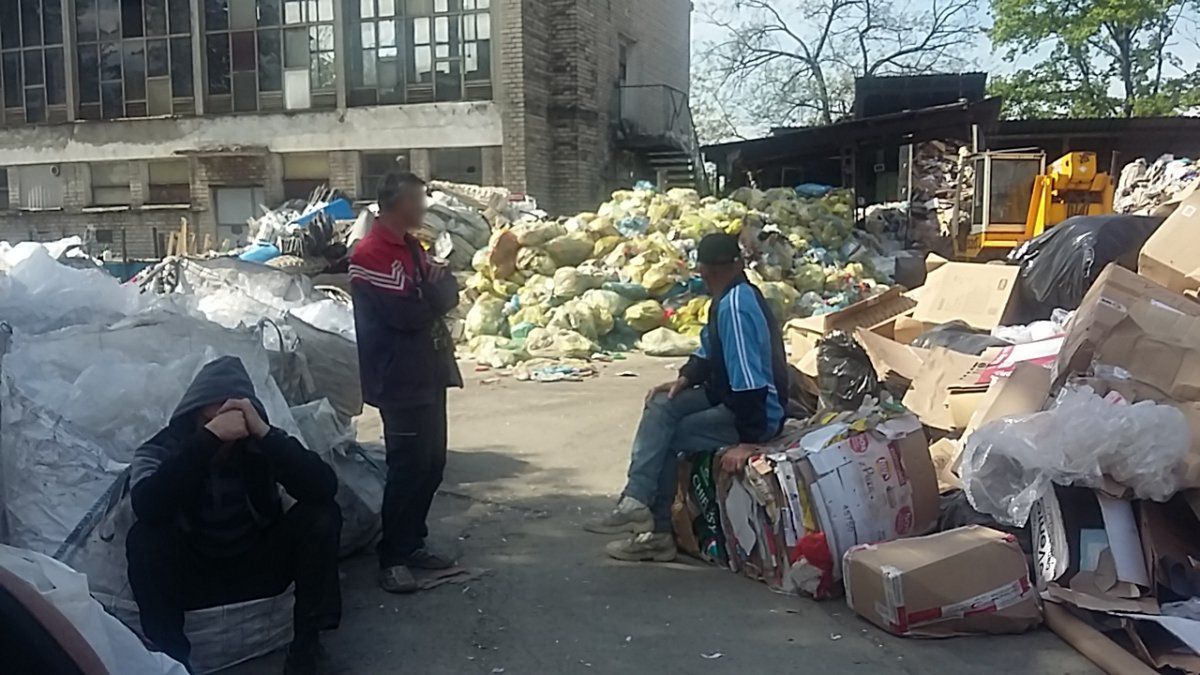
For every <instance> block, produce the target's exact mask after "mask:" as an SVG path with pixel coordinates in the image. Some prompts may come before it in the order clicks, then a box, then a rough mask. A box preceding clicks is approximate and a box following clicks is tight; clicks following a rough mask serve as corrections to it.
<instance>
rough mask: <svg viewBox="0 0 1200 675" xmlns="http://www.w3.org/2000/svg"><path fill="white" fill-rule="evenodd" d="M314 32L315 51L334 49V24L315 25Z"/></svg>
mask: <svg viewBox="0 0 1200 675" xmlns="http://www.w3.org/2000/svg"><path fill="white" fill-rule="evenodd" d="M312 32H313V35H312V37H313V45H314V47H313V49H314V51H319V52H331V51H333V26H315V27H313V29H312Z"/></svg>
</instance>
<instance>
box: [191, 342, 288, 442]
mask: <svg viewBox="0 0 1200 675" xmlns="http://www.w3.org/2000/svg"><path fill="white" fill-rule="evenodd" d="M231 398H246V399H250V402H251V403H252V404H254V408H255V409H256V410H258V414H259V415H261V416H262V418H263V421H264V422H267V423H268V424H269V423H270V420H269V419H267V409H266V408H265V407H263V404H262V401H260V400H258V395H257V394H256V393H255V391H254V382H253V381H251V379H250V374H249V373H247V372H246V367H245V366H244V365H242V360H241V359H239V358H238V357H236V356H222V357H220V358H217V359H214V360H212V361H209V362H208V363H206V364H205V365H204V367H203V368H201V369H200V372H199V373H197V374H196V378H195V379H193V380H192V384H191V385H190V386H189V387H188V388H187V391H186V392H184V394H183V398H182V399H180V401H179V405H177V406H176V407H175V412H173V413H171V426H173V427H174V426H176V425H177V424H181V423H185V420H186V421H187V422H190V421H191V420H192V419H193V417H194V415H195V413H196V411H197V410H200V409H201V408H203V407H205V406H207V405H212V404H213V403H224V402H225V401H227V400H229V399H231Z"/></svg>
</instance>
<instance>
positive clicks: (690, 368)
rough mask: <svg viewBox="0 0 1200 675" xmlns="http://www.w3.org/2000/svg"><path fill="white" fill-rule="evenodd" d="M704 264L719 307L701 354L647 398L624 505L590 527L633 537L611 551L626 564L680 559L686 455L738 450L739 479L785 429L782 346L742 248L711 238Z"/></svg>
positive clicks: (734, 454)
mask: <svg viewBox="0 0 1200 675" xmlns="http://www.w3.org/2000/svg"><path fill="white" fill-rule="evenodd" d="M697 261H698V263H699V265H698V267H699V272H700V277H701V279H703V280H704V284H705V286H707V287H708V290H709V293H711V294H712V297H713V303H712V308H711V309H710V310H709V313H708V325H707V326H705V327H704V330H703V331H702V332H701V334H700V349H699V350H698V351H697V352H696V353H695V354H693V355H692V357H691V358H690V359H688V362H687V363H686V364H685V365H684V366H683V368H681V369H680V371H679V377H678V378H677V379H676V380H675V381H673V382H668V383H665V384H661V385H659V386H657V387H655V388H654V389H651V390H650V393H649V394H647V396H646V409H645V410H644V411H643V412H642V421H641V423H640V424H639V425H638V430H637V435H636V436H635V437H634V440H633V453H632V457H631V459H630V462H629V480H628V483H626V485H625V490H624V491H623V492H622V493H621V499H620V501H618V502H617V507H616V509H615V510H613V511H612V513H610V514H608V515H606V516H604V517H602V518H599V519H597V520H593V521H591V522H589V523H587V524H586V525H584V528H585V529H586V530H588V531H589V532H596V533H599V534H621V533H626V532H628V533H633V534H634V536H633V537H632V538H630V539H626V540H624V541H616V542H612V543H611V544H609V545H608V547H607V549H606V551H607V553H608V555H610V556H612V557H613V558H616V559H618V560H631V561H657V562H667V561H670V560H674V559H675V542H674V539H673V538H672V536H671V503H672V501H673V500H674V499H675V483H676V470H677V463H678V455H679V454H681V453H682V454H696V453H702V452H709V451H713V450H720V449H722V448H725V447H728V446H733V447H732V448H730V449H729V450H727V451H726V452H725V454H724V455H722V457H721V468H722V469H723V470H725V471H727V472H731V473H732V472H735V471H739V470H740V469H741V468H742V467H743V466H745V464H746V461H747V460H748V459H749V458H750V457H751V456H752V455H753V454H755V453H756V452H757V451H758V444H761V443H765V442H767V441H769V440H770V439H771V438H773V437H775V436H777V435H778V434H779V432H780V431H782V429H783V421H784V417H785V411H786V410H787V395H788V370H787V360H786V355H785V353H784V350H783V338H782V336H781V333H780V330H779V324H777V323H776V321H775V317H774V316H772V315H771V310H770V308H769V307H768V306H767V302H766V300H764V299H763V296H762V293H760V292H759V290H758V289H757V288H755V287H754V285H753V284H751V283H750V281H749V280H747V279H746V275H745V273H744V272H745V271H744V268H743V265H742V255H741V249H740V248H739V246H738V241H737V239H736V238H735V237H732V236H730V235H728V234H710V235H708V236H706V237H704V239H702V240H701V241H700V246H699V247H698V250H697Z"/></svg>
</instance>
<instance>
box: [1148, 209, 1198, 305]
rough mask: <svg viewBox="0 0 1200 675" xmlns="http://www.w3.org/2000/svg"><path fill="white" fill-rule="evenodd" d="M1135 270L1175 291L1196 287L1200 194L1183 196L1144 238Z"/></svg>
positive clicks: (1190, 289) (1182, 291) (1184, 290)
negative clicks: (1175, 206)
mask: <svg viewBox="0 0 1200 675" xmlns="http://www.w3.org/2000/svg"><path fill="white" fill-rule="evenodd" d="M1193 188H1194V185H1193ZM1138 273H1139V274H1141V275H1142V276H1144V277H1146V278H1147V279H1150V280H1152V281H1156V282H1158V283H1160V284H1162V285H1163V286H1165V287H1167V288H1169V289H1171V290H1173V291H1175V292H1176V293H1185V292H1187V291H1194V290H1197V289H1200V193H1197V192H1195V191H1193V193H1192V194H1191V195H1189V196H1188V197H1186V198H1185V199H1184V200H1183V202H1182V203H1181V204H1179V207H1178V208H1177V209H1175V212H1174V213H1172V214H1171V216H1170V217H1169V218H1167V219H1166V221H1164V222H1163V224H1162V225H1160V226H1159V228H1158V230H1157V231H1155V233H1154V234H1152V235H1151V236H1150V238H1149V239H1147V240H1146V244H1145V245H1144V246H1142V250H1141V253H1139V254H1138Z"/></svg>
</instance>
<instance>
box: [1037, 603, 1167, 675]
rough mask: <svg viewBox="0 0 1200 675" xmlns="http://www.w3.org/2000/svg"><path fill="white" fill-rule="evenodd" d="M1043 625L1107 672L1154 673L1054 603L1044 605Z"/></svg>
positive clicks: (1119, 674) (1123, 674) (1115, 674)
mask: <svg viewBox="0 0 1200 675" xmlns="http://www.w3.org/2000/svg"><path fill="white" fill-rule="evenodd" d="M1045 617H1046V625H1047V626H1048V627H1049V628H1050V630H1052V631H1054V633H1055V635H1057V636H1058V637H1060V638H1062V640H1063V642H1066V643H1067V644H1069V645H1071V646H1072V647H1074V648H1075V650H1076V651H1078V652H1079V653H1080V654H1083V655H1084V656H1085V657H1087V659H1088V660H1089V661H1091V662H1092V663H1094V664H1096V665H1097V666H1098V667H1099V668H1100V669H1101V670H1103V671H1104V672H1106V673H1108V674H1109V675H1157V673H1155V671H1154V670H1153V669H1152V668H1150V667H1149V666H1147V665H1146V664H1144V663H1142V662H1141V661H1139V660H1138V658H1137V657H1136V656H1134V655H1133V654H1130V653H1129V652H1127V651H1125V650H1124V649H1121V647H1120V646H1118V645H1117V643H1115V642H1113V641H1112V640H1110V639H1108V638H1107V637H1105V636H1104V634H1103V633H1101V632H1100V631H1098V630H1096V629H1095V628H1092V627H1091V626H1089V625H1087V624H1086V623H1084V621H1083V620H1081V619H1079V618H1078V617H1076V616H1074V615H1072V614H1071V613H1070V611H1068V610H1067V609H1066V608H1064V607H1060V606H1059V605H1057V604H1055V603H1053V602H1047V603H1046V605H1045Z"/></svg>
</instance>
